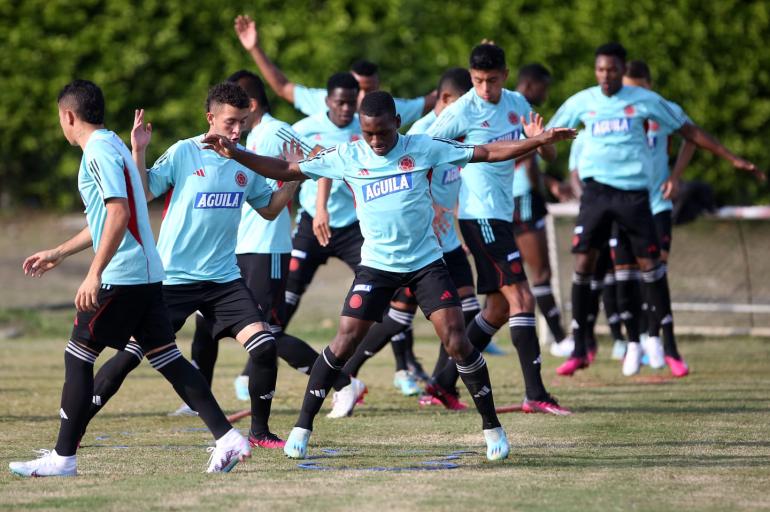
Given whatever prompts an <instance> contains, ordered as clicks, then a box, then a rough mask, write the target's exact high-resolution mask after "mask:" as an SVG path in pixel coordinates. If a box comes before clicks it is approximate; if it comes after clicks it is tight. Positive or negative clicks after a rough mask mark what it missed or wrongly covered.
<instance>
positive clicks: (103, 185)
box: [86, 142, 128, 201]
mask: <svg viewBox="0 0 770 512" xmlns="http://www.w3.org/2000/svg"><path fill="white" fill-rule="evenodd" d="M106 144H108V143H106V142H104V143H101V144H97V145H96V146H95V147H94V148H93V149H91V148H89V151H88V155H87V156H86V169H87V172H88V173H89V174H90V175H91V177H92V178H93V180H94V182H95V183H96V186H97V188H98V189H99V194H100V195H101V197H102V200H105V201H106V200H107V199H110V198H113V197H122V198H127V197H128V193H127V190H126V176H125V174H124V172H123V171H124V168H125V162H123V158H122V157H121V156H120V154H119V153H117V152H116V151H111V148H110V147H109V146H108V147H105V145H106Z"/></svg>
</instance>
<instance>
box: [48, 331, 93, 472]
mask: <svg viewBox="0 0 770 512" xmlns="http://www.w3.org/2000/svg"><path fill="white" fill-rule="evenodd" d="M98 355H99V353H98V352H95V351H92V350H90V349H86V348H85V347H83V346H82V345H79V344H77V343H75V342H74V341H70V342H69V343H67V348H66V349H64V385H63V386H62V391H61V409H59V416H60V417H61V422H60V424H59V437H58V439H57V440H56V448H55V449H56V453H57V454H59V455H61V456H63V457H69V456H71V455H75V452H76V451H77V449H78V441H80V438H81V436H82V435H83V430H84V429H85V426H86V422H87V421H88V408H89V404H90V402H91V401H90V400H89V399H90V398H91V396H92V395H93V393H94V362H95V361H96V358H97V356H98Z"/></svg>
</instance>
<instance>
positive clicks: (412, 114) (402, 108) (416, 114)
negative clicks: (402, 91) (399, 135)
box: [394, 98, 425, 125]
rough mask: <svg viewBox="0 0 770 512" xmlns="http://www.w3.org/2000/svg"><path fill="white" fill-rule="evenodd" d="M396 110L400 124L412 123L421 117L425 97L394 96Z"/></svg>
mask: <svg viewBox="0 0 770 512" xmlns="http://www.w3.org/2000/svg"><path fill="white" fill-rule="evenodd" d="M394 101H395V103H396V112H397V113H398V114H399V115H400V116H401V124H404V125H407V124H412V123H413V122H415V121H417V120H418V119H420V117H422V111H423V110H424V109H425V98H412V99H404V98H394Z"/></svg>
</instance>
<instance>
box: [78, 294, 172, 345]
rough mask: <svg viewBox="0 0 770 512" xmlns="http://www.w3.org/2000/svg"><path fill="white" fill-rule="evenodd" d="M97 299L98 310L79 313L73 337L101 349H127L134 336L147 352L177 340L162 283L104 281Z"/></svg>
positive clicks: (84, 343) (79, 341)
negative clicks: (115, 282)
mask: <svg viewBox="0 0 770 512" xmlns="http://www.w3.org/2000/svg"><path fill="white" fill-rule="evenodd" d="M97 301H98V303H99V308H98V309H97V310H96V311H94V312H90V313H89V312H86V313H81V312H78V313H77V315H76V316H75V325H74V326H73V327H72V340H73V341H76V342H78V343H80V344H82V345H85V346H87V347H89V348H92V349H94V350H96V351H98V352H101V351H102V350H103V349H104V348H105V347H112V348H114V349H117V350H123V349H124V348H125V347H126V344H127V343H128V342H129V340H130V339H131V337H132V336H133V337H134V338H135V339H136V343H137V344H138V345H139V346H140V347H142V350H144V351H145V352H147V351H150V350H153V349H156V348H158V347H162V346H163V345H168V344H169V343H173V342H174V338H175V337H174V330H173V329H172V328H171V322H170V321H169V314H168V310H167V309H166V304H165V303H164V302H163V292H162V291H161V283H152V284H137V285H110V284H103V285H102V287H101V289H100V290H99V294H98V295H97Z"/></svg>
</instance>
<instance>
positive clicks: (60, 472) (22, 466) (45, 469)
mask: <svg viewBox="0 0 770 512" xmlns="http://www.w3.org/2000/svg"><path fill="white" fill-rule="evenodd" d="M35 451H36V452H37V453H38V454H40V457H38V458H37V459H34V460H29V461H27V462H11V463H10V464H8V469H10V470H11V473H13V474H14V475H19V476H33V477H37V476H75V475H77V474H78V463H77V458H76V457H75V455H71V456H69V457H62V456H61V455H59V454H57V453H56V450H50V451H49V450H35Z"/></svg>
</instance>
